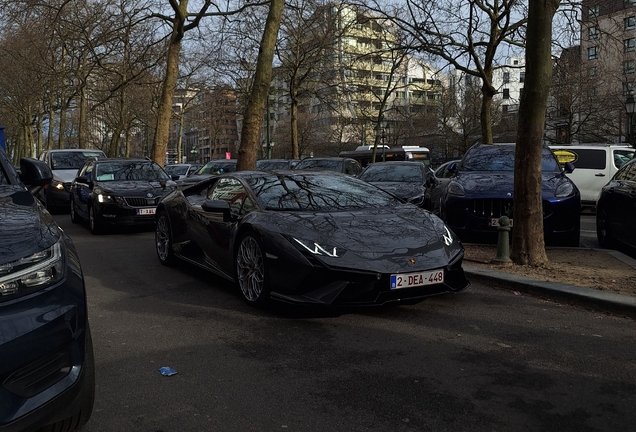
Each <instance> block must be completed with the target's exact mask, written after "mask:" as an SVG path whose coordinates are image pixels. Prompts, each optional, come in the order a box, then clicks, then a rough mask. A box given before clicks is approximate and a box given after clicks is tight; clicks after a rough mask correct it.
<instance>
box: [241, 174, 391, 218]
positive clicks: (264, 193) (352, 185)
mask: <svg viewBox="0 0 636 432" xmlns="http://www.w3.org/2000/svg"><path fill="white" fill-rule="evenodd" d="M248 183H249V185H250V187H251V188H252V190H253V191H254V193H255V194H256V197H257V199H258V200H259V202H260V204H261V205H262V206H263V207H265V208H266V209H269V210H308V211H331V210H353V209H363V208H380V207H387V206H396V205H399V204H400V202H399V201H398V200H396V199H395V198H394V197H393V196H391V195H389V194H387V193H385V192H383V191H381V190H379V189H378V188H376V187H375V186H372V185H370V184H368V183H366V182H363V181H361V180H358V179H355V178H351V177H346V176H340V175H333V176H327V175H301V174H298V175H278V176H275V175H272V176H267V177H254V178H251V179H250V180H249V181H248Z"/></svg>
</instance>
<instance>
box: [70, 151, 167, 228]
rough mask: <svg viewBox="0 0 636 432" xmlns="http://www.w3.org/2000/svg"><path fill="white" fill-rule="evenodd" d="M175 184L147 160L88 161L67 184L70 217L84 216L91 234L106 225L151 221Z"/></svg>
mask: <svg viewBox="0 0 636 432" xmlns="http://www.w3.org/2000/svg"><path fill="white" fill-rule="evenodd" d="M173 189H176V183H175V182H174V181H173V180H172V179H171V177H169V176H168V174H166V172H165V171H164V170H163V168H161V167H160V166H159V165H158V164H156V163H155V162H153V161H150V160H147V159H98V160H89V161H87V162H86V164H84V166H83V167H82V168H81V169H80V171H79V173H78V176H77V178H76V179H75V180H74V181H73V184H72V186H71V220H72V221H73V222H74V223H80V222H82V220H84V219H88V222H89V226H90V230H91V233H93V234H100V233H102V232H104V231H105V230H106V229H107V228H108V227H109V226H114V225H143V224H146V225H148V224H153V223H154V220H155V219H154V215H155V209H156V207H157V203H158V202H159V199H160V198H161V196H162V195H164V194H166V193H168V192H170V191H171V190H173Z"/></svg>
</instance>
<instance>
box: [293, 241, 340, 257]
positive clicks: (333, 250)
mask: <svg viewBox="0 0 636 432" xmlns="http://www.w3.org/2000/svg"><path fill="white" fill-rule="evenodd" d="M291 241H292V243H293V244H294V246H296V247H297V248H298V249H300V250H301V251H303V252H309V253H311V254H312V255H318V256H326V257H331V258H340V257H341V256H343V255H344V254H345V253H346V252H347V251H346V250H345V249H344V248H341V247H337V246H333V245H329V244H326V243H317V242H315V241H311V240H304V239H297V238H296V237H292V238H291Z"/></svg>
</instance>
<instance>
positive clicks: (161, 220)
mask: <svg viewBox="0 0 636 432" xmlns="http://www.w3.org/2000/svg"><path fill="white" fill-rule="evenodd" d="M155 248H156V250H157V257H159V262H160V263H161V264H163V265H165V266H172V265H174V261H175V257H174V252H173V250H172V228H171V227H170V221H169V220H168V213H166V212H165V211H162V212H161V213H160V214H159V217H158V218H157V224H156V226H155Z"/></svg>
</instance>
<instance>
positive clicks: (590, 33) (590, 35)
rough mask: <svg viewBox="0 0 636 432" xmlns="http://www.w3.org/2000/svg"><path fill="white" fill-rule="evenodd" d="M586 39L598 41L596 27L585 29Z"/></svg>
mask: <svg viewBox="0 0 636 432" xmlns="http://www.w3.org/2000/svg"><path fill="white" fill-rule="evenodd" d="M587 38H588V39H590V40H592V39H598V27H590V28H588V29H587Z"/></svg>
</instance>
